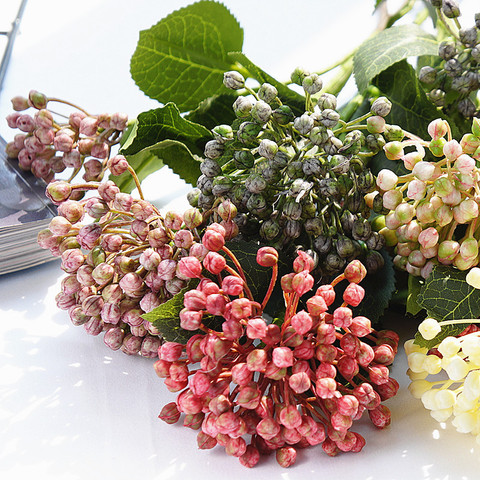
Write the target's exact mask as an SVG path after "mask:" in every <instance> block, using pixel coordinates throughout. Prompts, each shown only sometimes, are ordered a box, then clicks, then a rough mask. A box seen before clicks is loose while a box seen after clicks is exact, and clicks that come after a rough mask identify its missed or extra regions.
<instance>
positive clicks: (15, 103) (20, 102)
mask: <svg viewBox="0 0 480 480" xmlns="http://www.w3.org/2000/svg"><path fill="white" fill-rule="evenodd" d="M11 102H12V108H13V109H14V110H15V111H17V112H21V111H22V110H27V109H28V107H30V105H29V103H28V99H26V98H25V97H21V96H15V97H13V98H12V99H11Z"/></svg>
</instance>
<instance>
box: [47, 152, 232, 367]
mask: <svg viewBox="0 0 480 480" xmlns="http://www.w3.org/2000/svg"><path fill="white" fill-rule="evenodd" d="M107 168H108V169H109V170H110V171H111V173H112V174H114V175H119V174H121V173H123V172H125V171H127V170H128V169H129V168H130V167H129V165H128V163H127V161H126V159H125V157H123V156H122V155H116V156H114V157H112V158H111V159H110V160H109V161H108V165H107ZM134 178H135V177H134ZM77 191H81V192H85V191H88V192H89V195H85V197H84V198H82V199H80V200H75V199H74V198H76V197H77V195H76V192H77ZM140 193H141V190H140ZM47 195H48V196H49V197H50V199H51V200H52V201H53V202H54V203H55V204H56V205H57V206H58V216H56V217H54V218H53V219H52V220H51V222H50V225H49V227H48V228H47V229H45V230H43V231H41V232H40V233H39V236H38V241H39V244H40V246H41V247H43V248H48V249H50V251H51V252H52V254H53V255H55V256H59V257H60V258H61V262H62V263H61V268H62V269H63V270H64V271H65V272H66V273H67V276H66V277H65V278H64V279H63V280H62V291H61V292H60V293H59V294H58V295H57V297H56V301H57V304H58V306H59V308H61V309H64V310H68V312H69V315H70V318H71V320H72V322H73V324H74V325H83V326H84V328H85V330H86V331H87V332H88V333H89V334H92V335H98V334H100V333H101V332H105V335H104V341H105V343H106V344H107V345H108V346H109V347H110V348H112V349H113V350H118V349H121V350H122V351H123V352H125V353H127V354H138V353H139V354H141V355H143V356H146V357H152V358H153V357H156V356H157V352H158V347H159V346H160V344H161V336H159V334H160V332H158V330H157V329H156V328H155V327H153V325H152V324H151V323H150V322H147V321H146V320H144V319H143V317H142V315H144V314H145V313H147V312H150V311H151V310H152V309H154V308H155V307H157V306H159V305H160V304H161V303H163V302H165V301H166V300H168V299H169V298H171V297H172V296H174V295H175V294H177V293H178V292H179V291H180V290H181V289H182V288H184V287H185V286H186V284H187V281H188V279H189V276H186V275H185V273H184V271H183V269H182V268H181V267H182V260H181V259H182V257H187V256H188V257H189V258H199V259H202V260H203V259H204V258H205V257H206V256H207V254H208V250H207V247H206V246H205V245H204V244H202V243H201V242H200V241H199V240H200V237H199V236H198V233H197V231H196V229H197V227H199V226H200V225H201V224H202V222H203V215H202V214H201V213H200V211H199V210H197V209H194V208H191V209H188V210H187V211H185V212H184V214H183V216H182V215H179V214H177V213H175V212H167V213H166V214H165V216H162V215H160V213H159V212H158V210H157V208H156V207H155V206H154V205H152V204H151V203H149V202H147V201H145V200H143V196H142V198H140V199H138V198H134V197H133V196H132V195H129V194H126V193H122V192H120V190H119V188H118V187H117V186H116V185H115V184H114V183H113V182H112V181H103V182H87V183H78V184H72V183H68V182H65V181H54V182H51V183H50V184H49V185H48V186H47ZM221 228H223V227H221ZM222 238H223V237H222Z"/></svg>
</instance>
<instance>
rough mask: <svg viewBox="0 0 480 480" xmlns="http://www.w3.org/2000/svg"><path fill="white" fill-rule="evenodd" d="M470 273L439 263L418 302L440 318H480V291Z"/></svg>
mask: <svg viewBox="0 0 480 480" xmlns="http://www.w3.org/2000/svg"><path fill="white" fill-rule="evenodd" d="M466 275H467V272H465V271H461V270H456V269H454V268H452V267H448V266H436V267H434V269H433V272H432V273H431V274H430V276H429V277H428V279H427V280H426V281H425V285H423V287H422V288H421V289H420V292H419V294H418V296H417V302H418V304H419V305H420V306H421V307H422V308H425V309H426V310H427V312H428V315H429V316H431V317H433V318H435V319H436V320H438V321H441V320H462V319H471V318H479V317H480V291H479V290H477V289H476V288H473V287H472V286H470V285H469V284H468V283H467V282H466V280H465V277H466Z"/></svg>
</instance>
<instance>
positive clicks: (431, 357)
mask: <svg viewBox="0 0 480 480" xmlns="http://www.w3.org/2000/svg"><path fill="white" fill-rule="evenodd" d="M432 320H433V319H429V321H428V322H427V323H426V324H425V325H424V326H423V327H422V329H419V330H420V332H421V333H422V330H425V331H426V332H427V336H429V334H430V333H431V332H433V331H436V330H437V329H436V327H435V325H433V322H432ZM422 335H423V333H422ZM405 352H406V354H407V360H408V366H409V370H408V372H407V373H408V375H409V377H410V379H411V380H412V382H411V384H410V385H409V390H410V392H411V394H412V395H413V396H414V397H415V398H419V399H421V400H422V403H423V405H424V406H425V408H427V409H428V410H430V414H431V416H432V417H433V418H434V419H435V420H437V421H438V422H446V421H447V420H449V419H451V421H452V424H453V426H454V427H455V428H456V429H457V431H459V432H461V433H471V434H472V435H475V437H476V440H477V442H478V443H479V444H480V332H473V333H469V334H467V335H463V336H460V337H446V338H444V339H443V340H442V341H441V342H440V343H439V344H438V345H437V346H436V348H434V349H430V350H428V349H427V348H425V347H421V346H419V345H417V344H415V343H414V340H413V339H412V340H408V341H407V342H405Z"/></svg>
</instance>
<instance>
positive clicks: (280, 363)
mask: <svg viewBox="0 0 480 480" xmlns="http://www.w3.org/2000/svg"><path fill="white" fill-rule="evenodd" d="M293 360H294V359H293V352H292V350H291V349H290V348H288V347H276V348H274V349H273V352H272V361H273V363H274V364H275V365H276V366H277V367H278V368H288V367H291V366H292V365H293Z"/></svg>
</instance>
